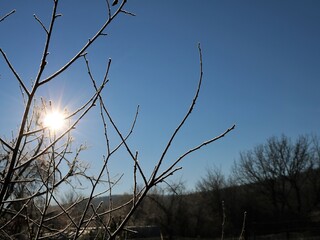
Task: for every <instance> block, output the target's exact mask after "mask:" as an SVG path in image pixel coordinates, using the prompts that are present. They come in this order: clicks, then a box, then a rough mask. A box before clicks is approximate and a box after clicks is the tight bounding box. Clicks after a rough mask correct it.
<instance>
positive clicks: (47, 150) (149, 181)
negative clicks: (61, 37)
mask: <svg viewBox="0 0 320 240" xmlns="http://www.w3.org/2000/svg"><path fill="white" fill-rule="evenodd" d="M58 3H59V0H54V1H53V8H52V13H51V18H50V22H49V25H46V24H45V23H44V22H43V21H41V19H40V18H39V17H38V16H37V15H34V18H35V21H36V22H37V23H38V24H39V25H40V27H41V28H42V29H43V34H44V36H45V41H44V43H43V52H42V55H41V60H40V64H39V69H38V71H37V73H36V76H35V79H34V81H33V82H32V85H31V86H30V87H29V86H28V85H29V84H28V83H27V82H26V80H25V79H24V77H23V76H21V75H20V74H19V72H18V71H17V70H16V68H15V67H14V65H13V61H12V60H11V59H12V56H7V55H6V53H5V49H2V48H0V53H1V56H2V58H3V59H4V62H5V64H6V66H7V68H8V69H9V70H10V71H11V73H12V74H13V76H14V78H15V79H16V81H17V82H18V84H19V87H20V90H21V94H22V97H23V103H24V111H23V114H22V116H21V123H20V125H19V129H18V130H17V132H15V133H14V134H13V136H12V138H11V139H8V138H6V137H4V136H1V137H0V142H1V159H0V236H1V238H2V239H23V238H29V239H42V238H51V239H54V238H58V237H60V238H61V237H63V236H65V237H66V238H72V239H79V238H80V237H85V238H87V237H88V236H92V235H93V236H95V237H98V236H101V237H102V238H107V239H114V238H115V237H116V236H117V235H118V234H120V232H121V231H122V230H123V229H124V227H125V225H126V224H127V223H128V221H129V219H130V218H131V216H132V215H133V213H134V212H135V211H136V209H137V207H138V206H139V205H140V204H141V202H142V200H143V199H144V198H145V197H146V195H147V193H148V192H149V191H150V189H152V188H153V187H154V186H156V185H157V184H159V183H161V182H164V181H165V180H166V179H167V178H168V177H169V176H171V175H173V174H174V173H175V172H176V171H178V170H180V169H181V168H180V167H179V166H178V164H179V163H180V162H181V161H182V160H183V159H184V158H185V157H186V156H187V155H189V154H191V153H193V152H195V151H197V150H199V149H200V148H202V147H204V146H206V145H208V144H211V143H213V142H215V141H216V140H218V139H220V138H222V137H224V136H225V135H226V134H227V133H229V132H230V131H231V130H233V129H234V127H235V126H231V127H230V128H228V129H227V130H225V131H224V132H223V133H222V134H221V135H218V136H215V137H213V138H211V139H209V140H206V141H204V142H202V143H200V144H199V145H197V146H195V147H193V148H191V149H189V150H187V151H186V152H184V153H182V154H181V155H180V157H178V158H177V159H175V160H174V161H172V162H171V163H170V164H169V166H168V167H164V168H163V162H164V160H165V158H166V156H167V153H168V150H169V149H170V148H171V147H172V143H173V141H174V139H175V138H176V136H177V134H178V133H179V131H180V130H181V128H182V127H183V126H184V125H185V123H186V121H187V119H188V118H189V116H190V114H191V113H192V111H193V109H194V106H195V104H196V102H197V99H198V95H199V92H200V88H201V84H202V78H203V72H202V53H201V48H200V45H199V47H198V49H199V62H200V74H199V80H198V87H197V89H196V92H195V96H194V98H193V99H192V102H191V105H190V107H189V109H188V111H187V112H186V114H185V115H184V116H183V118H182V120H181V122H180V123H179V124H178V126H177V127H176V129H175V130H174V131H173V133H172V135H171V137H170V138H169V139H168V142H167V144H166V146H165V148H164V149H163V151H162V154H161V156H160V157H159V158H158V159H155V162H154V170H153V172H152V173H151V175H150V176H147V175H146V173H145V172H144V171H143V168H142V166H141V165H140V163H139V154H138V151H133V150H132V148H131V147H130V144H129V143H128V141H127V140H128V138H129V137H130V136H131V135H132V132H133V129H134V127H135V123H136V120H137V116H138V112H139V108H137V111H136V115H135V117H134V118H133V121H132V126H131V128H130V130H129V131H128V132H122V131H121V130H120V129H119V127H118V126H117V123H116V122H115V121H114V119H113V117H112V115H111V113H110V111H109V108H108V106H107V105H106V103H105V101H104V97H103V90H104V89H105V87H106V84H107V82H108V81H109V79H108V74H109V70H110V67H111V60H110V59H109V60H108V61H107V64H106V70H105V74H104V76H102V77H101V79H102V80H101V81H98V80H97V79H96V78H94V77H93V74H92V71H91V67H90V62H89V61H88V59H87V52H86V51H87V50H88V48H89V46H91V45H92V44H93V43H95V42H96V40H97V39H98V38H100V37H101V36H104V35H105V33H104V31H105V30H106V29H107V28H108V27H109V25H110V23H111V22H113V21H115V19H116V18H117V17H118V16H119V15H121V14H124V15H128V16H134V14H133V13H131V12H129V11H127V10H125V6H126V0H123V1H122V2H119V3H118V1H114V2H113V3H112V5H111V4H110V3H109V1H108V0H107V1H106V12H107V14H106V16H107V17H106V20H105V22H104V23H103V24H102V26H101V27H100V28H99V30H98V31H97V32H96V33H95V34H94V35H93V36H92V37H91V38H90V39H89V40H88V42H87V43H85V44H84V45H83V46H82V48H80V49H79V50H78V51H77V52H76V53H75V54H74V55H73V57H71V58H70V59H69V60H68V61H66V62H65V63H61V64H62V67H61V68H59V69H58V70H56V71H53V72H52V73H51V74H48V75H44V72H45V70H46V71H48V72H49V71H50V69H48V65H49V64H48V55H49V50H50V49H51V42H52V38H53V35H54V29H55V27H56V22H57V21H60V19H62V15H61V14H60V13H59V12H58V9H59V8H58ZM59 11H60V10H59ZM14 12H15V11H14V10H12V11H11V12H9V13H5V14H4V15H3V17H1V18H0V22H1V24H6V21H9V20H10V19H11V18H13V17H14ZM80 59H84V60H85V61H84V62H85V65H84V67H85V68H86V69H87V72H88V79H89V82H91V83H92V95H91V97H89V98H87V99H82V100H81V101H82V102H80V103H79V106H78V108H77V109H74V110H71V111H69V110H64V111H62V115H63V121H64V122H66V123H67V126H66V127H65V129H64V130H63V131H57V130H56V129H54V128H52V127H50V125H49V124H48V122H47V120H46V118H47V116H48V115H49V114H56V112H55V108H56V106H55V105H54V103H53V102H51V101H50V99H41V98H39V97H38V92H39V91H40V90H41V89H42V88H43V87H44V86H47V85H50V84H52V83H53V82H54V81H55V79H57V78H58V77H59V76H60V75H61V74H62V73H64V72H66V71H68V70H69V68H70V66H72V65H73V64H74V63H75V62H77V61H79V60H80ZM69 90H70V91H71V89H69ZM95 106H98V107H99V109H100V113H99V116H100V118H101V124H102V127H103V129H104V136H105V142H106V155H105V156H103V157H102V159H101V161H102V162H103V165H102V167H101V169H100V170H99V172H98V173H97V174H96V175H94V176H92V175H90V174H88V171H87V170H88V167H89V166H88V165H87V164H85V163H84V162H82V161H80V159H79V156H80V154H81V152H82V151H83V150H85V146H84V145H80V146H78V147H74V146H73V139H72V133H73V130H74V129H75V128H76V126H77V125H78V124H79V122H81V121H82V120H83V119H84V118H85V117H86V116H87V114H88V113H89V112H90V111H92V109H93V108H94V107H95ZM4 111H5V110H4ZM110 129H113V130H114V131H115V132H116V133H117V135H118V137H119V139H120V141H119V142H118V143H115V144H114V145H113V144H112V145H111V144H110V142H111V140H110V138H109V131H110ZM119 149H125V151H126V152H127V153H128V156H129V157H130V158H131V159H132V162H133V164H134V167H133V169H132V172H133V176H134V177H133V193H132V196H131V197H130V199H129V200H128V201H127V202H125V203H123V204H120V205H114V204H113V202H112V200H110V202H108V203H107V206H108V207H107V208H104V207H103V205H104V204H106V203H103V202H101V203H99V204H97V205H95V204H93V200H94V199H97V198H98V197H99V196H101V195H103V194H109V196H110V198H109V199H112V188H113V187H114V185H116V184H117V181H118V180H119V178H118V179H116V180H114V179H113V180H112V181H111V177H110V173H109V168H108V166H109V163H110V161H111V160H112V157H113V156H114V154H115V153H116V152H117V151H119ZM64 169H67V170H64ZM120 178H121V176H120ZM76 179H81V181H82V182H83V181H87V182H88V183H89V184H90V192H89V194H88V196H87V197H84V198H77V199H73V200H75V201H74V202H73V203H71V204H70V203H69V204H64V202H63V199H61V198H59V188H60V187H61V186H64V185H69V186H71V187H72V188H73V187H75V186H74V181H75V180H76ZM137 179H142V187H141V188H138V180H137ZM98 186H103V188H102V189H104V190H102V191H98ZM99 189H101V188H99ZM128 206H129V207H128ZM77 208H78V209H79V208H81V209H82V211H81V212H79V211H74V209H77ZM124 209H125V210H126V212H125V213H124V215H123V218H121V219H120V221H119V222H118V223H117V224H116V225H115V227H114V228H111V227H110V226H111V224H112V223H113V220H114V218H113V216H114V215H115V214H116V212H117V211H123V210H124ZM74 212H77V215H76V216H75V215H74Z"/></svg>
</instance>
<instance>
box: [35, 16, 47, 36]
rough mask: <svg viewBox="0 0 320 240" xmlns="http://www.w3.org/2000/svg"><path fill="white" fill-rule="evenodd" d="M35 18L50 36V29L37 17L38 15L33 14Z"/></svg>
mask: <svg viewBox="0 0 320 240" xmlns="http://www.w3.org/2000/svg"><path fill="white" fill-rule="evenodd" d="M33 17H34V18H35V19H36V20H37V22H38V23H39V24H40V25H41V27H42V28H43V30H44V31H45V32H46V33H47V35H48V34H49V31H48V29H47V28H46V27H45V26H44V24H43V22H42V21H41V20H40V19H39V18H38V17H37V15H35V14H33Z"/></svg>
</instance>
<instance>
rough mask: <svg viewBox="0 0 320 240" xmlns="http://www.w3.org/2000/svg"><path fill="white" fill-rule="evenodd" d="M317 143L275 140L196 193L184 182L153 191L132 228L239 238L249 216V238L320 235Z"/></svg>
mask: <svg viewBox="0 0 320 240" xmlns="http://www.w3.org/2000/svg"><path fill="white" fill-rule="evenodd" d="M318 143H319V141H318V138H317V137H315V136H300V137H299V138H298V139H296V141H294V142H293V141H291V140H290V139H289V138H288V137H286V136H281V137H280V138H276V137H272V138H270V139H268V140H267V142H266V143H265V144H261V145H258V146H256V147H255V148H254V149H253V150H250V151H246V152H242V153H241V154H240V159H239V160H238V161H236V162H235V164H234V167H233V170H232V173H233V174H232V175H231V176H229V177H228V178H226V177H225V176H224V175H223V174H222V173H221V171H220V170H219V169H217V168H212V169H209V170H208V171H207V175H206V176H204V177H203V178H202V179H201V180H199V182H198V184H197V188H196V190H195V191H193V192H190V191H187V190H186V189H185V186H184V184H183V183H174V184H170V183H169V184H168V185H167V186H166V187H164V188H160V187H159V188H156V189H154V191H153V192H152V194H149V195H148V197H147V198H146V199H145V201H144V202H143V204H142V206H140V207H139V209H138V211H137V212H136V214H135V215H134V216H133V218H132V220H131V222H130V223H128V224H129V225H135V226H146V225H157V226H160V227H161V229H162V231H163V234H164V235H165V236H168V238H172V237H176V236H179V237H201V238H212V237H219V236H221V235H222V234H224V236H234V237H236V236H238V237H239V235H240V233H241V231H242V230H243V229H242V228H243V223H244V213H246V217H245V229H244V230H245V231H244V233H245V235H246V236H257V235H266V234H274V233H288V234H289V233H301V234H302V235H303V234H304V235H312V234H318V235H320V146H319V144H318ZM123 197H125V196H123ZM127 197H128V198H129V196H127ZM118 217H121V216H120V215H119V216H118Z"/></svg>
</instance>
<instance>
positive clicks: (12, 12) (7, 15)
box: [0, 9, 16, 22]
mask: <svg viewBox="0 0 320 240" xmlns="http://www.w3.org/2000/svg"><path fill="white" fill-rule="evenodd" d="M15 12H16V10H15V9H13V10H12V11H11V12H9V13H7V14H6V15H4V16H3V17H2V18H0V22H2V21H4V20H5V19H6V18H7V17H9V16H10V15H11V14H14V13H15Z"/></svg>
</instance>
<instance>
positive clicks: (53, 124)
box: [44, 111, 65, 131]
mask: <svg viewBox="0 0 320 240" xmlns="http://www.w3.org/2000/svg"><path fill="white" fill-rule="evenodd" d="M64 125H65V116H64V114H63V113H62V112H59V111H53V112H49V113H47V114H46V116H45V117H44V126H45V127H48V128H49V129H51V130H54V131H57V130H61V129H62V128H63V127H64Z"/></svg>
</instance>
